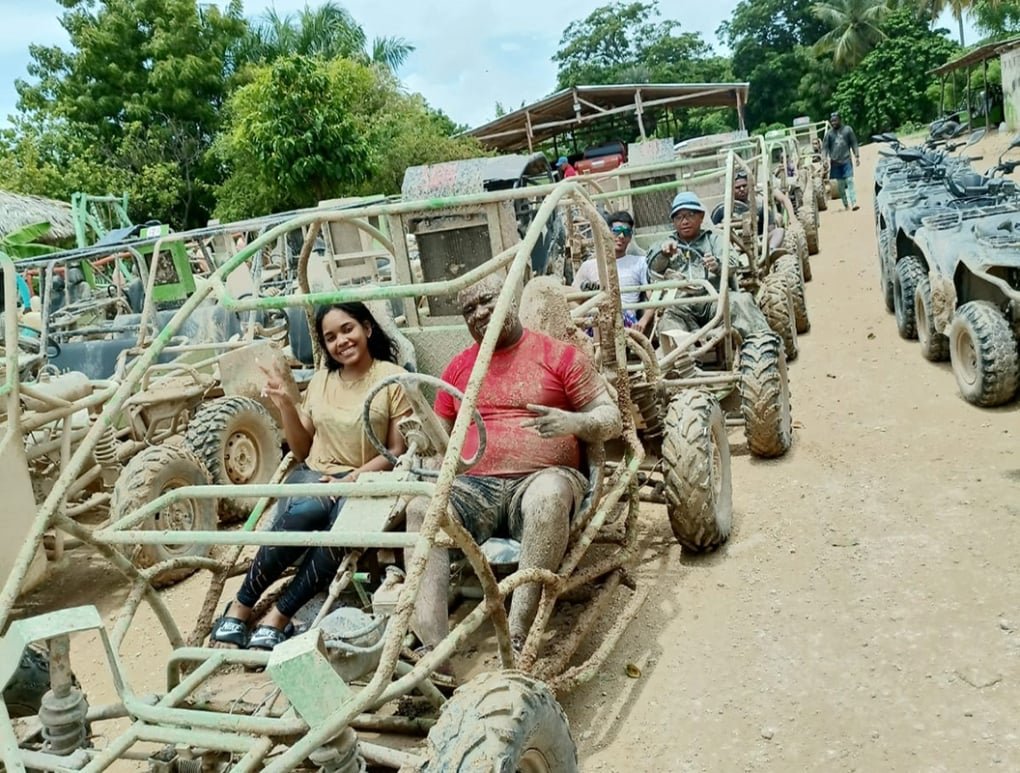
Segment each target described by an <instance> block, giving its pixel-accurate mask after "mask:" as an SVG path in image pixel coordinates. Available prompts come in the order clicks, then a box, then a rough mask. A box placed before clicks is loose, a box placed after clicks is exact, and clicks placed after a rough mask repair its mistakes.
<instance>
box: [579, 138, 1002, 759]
mask: <svg viewBox="0 0 1020 773" xmlns="http://www.w3.org/2000/svg"><path fill="white" fill-rule="evenodd" d="M1007 141H1008V138H999V137H994V138H989V139H987V140H985V141H984V143H983V146H979V150H983V152H984V153H985V160H983V161H980V162H977V163H976V166H979V167H981V168H986V167H989V166H991V165H993V164H994V163H995V160H994V156H996V155H997V153H998V150H999V149H1000V148H1001V147H1004V145H1005V142H1007ZM876 151H877V149H876V148H875V147H874V146H871V147H868V148H865V149H864V153H863V154H862V156H863V160H862V165H861V168H860V169H859V170H858V175H857V182H858V187H859V189H860V204H861V209H860V211H858V212H844V211H842V207H841V205H840V204H839V202H838V201H836V202H832V203H830V209H829V211H827V212H823V213H821V217H822V228H821V247H822V251H821V253H820V254H819V255H817V256H814V257H813V258H812V267H813V270H814V281H813V282H812V283H810V284H809V285H808V304H809V310H810V313H811V321H812V328H811V332H810V333H809V334H808V335H805V336H804V337H803V338H801V340H800V343H801V354H800V359H799V360H798V361H797V362H796V363H794V364H793V366H792V368H791V374H790V380H791V390H792V393H793V405H794V418H795V420H796V421H797V422H798V423H799V426H800V429H799V430H798V431H797V433H796V439H795V445H794V448H793V450H792V452H791V453H790V454H789V455H788V456H787V457H785V458H783V459H781V460H777V461H774V462H761V461H757V460H755V459H752V458H750V457H748V456H746V455H745V456H739V457H735V458H734V461H733V480H734V483H733V489H734V507H735V529H734V533H733V536H732V537H731V539H730V541H729V543H728V545H727V546H726V547H724V548H723V549H722V550H720V551H719V552H718V553H716V554H715V555H712V556H708V557H705V558H697V557H687V556H683V555H681V553H680V550H679V548H677V547H676V546H675V545H674V544H673V543H672V539H671V534H670V530H669V526H668V524H667V523H666V520H665V515H664V514H662V516H661V518H660V519H659V520H658V522H657V523H656V522H653V523H652V524H651V525H650V526H649V533H648V539H649V547H648V551H647V552H646V555H645V561H644V563H643V566H642V569H641V573H642V574H643V575H644V576H645V577H646V578H648V579H650V580H651V581H652V582H653V583H654V588H655V589H654V590H653V593H652V596H651V597H650V599H649V602H648V603H647V604H646V605H645V607H644V609H643V610H642V612H641V613H640V615H639V617H638V618H637V620H636V621H635V622H634V623H633V625H632V626H631V629H630V630H629V631H628V633H627V634H626V635H625V636H624V638H623V639H622V641H621V643H620V646H618V647H617V649H616V651H615V652H614V654H613V656H612V657H611V659H610V660H609V662H608V664H607V666H606V668H605V671H604V676H603V677H602V679H601V680H600V681H599V682H597V683H595V684H591V685H588V686H586V687H585V688H583V689H582V690H580V691H578V692H576V693H574V694H573V695H571V696H569V697H568V699H567V700H566V701H565V705H566V709H567V713H568V715H569V716H570V717H571V719H572V723H573V728H574V733H575V735H576V737H577V738H578V741H579V743H580V747H581V752H582V760H583V767H584V770H586V771H645V770H648V771H651V770H655V771H792V770H818V771H877V770H883V771H891V770H896V771H962V770H988V769H999V770H1018V769H1020V725H1018V723H1017V710H1018V707H1020V571H1018V569H1017V555H1018V553H1020V528H1018V526H1020V524H1018V517H1017V516H1018V514H1020V508H1018V505H1017V501H1018V500H1017V485H1018V482H1020V461H1018V460H1017V458H1016V456H1015V449H1016V443H1017V438H1018V436H1020V421H1018V410H1020V409H1018V406H1017V405H1016V404H1014V405H1011V406H1007V407H1005V408H1002V409H997V410H984V409H979V408H975V407H973V406H971V405H968V404H967V403H965V402H964V401H963V400H962V398H960V397H959V395H958V393H957V389H956V383H955V381H954V379H953V375H952V372H951V370H950V368H949V365H948V364H944V365H934V364H931V363H929V362H926V361H925V360H923V359H922V358H921V355H920V352H919V351H918V345H917V343H916V342H914V341H904V340H902V339H900V338H899V337H898V336H897V333H896V327H895V323H894V320H893V318H892V315H889V314H887V313H886V312H885V309H884V306H883V303H882V298H881V295H880V293H879V289H878V262H877V256H876V249H875V235H874V229H873V225H872V195H871V191H870V190H869V189H870V188H871V181H872V169H873V167H874V162H875V160H876V159H877V152H876ZM735 440H739V438H735ZM628 663H634V664H636V665H638V666H639V667H640V669H641V671H642V676H641V677H640V678H638V679H628V678H627V677H626V676H625V675H624V672H625V667H626V665H627V664H628Z"/></svg>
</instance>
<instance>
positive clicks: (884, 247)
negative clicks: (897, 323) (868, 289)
mask: <svg viewBox="0 0 1020 773" xmlns="http://www.w3.org/2000/svg"><path fill="white" fill-rule="evenodd" d="M895 249H896V248H895V245H894V242H893V238H892V234H891V233H890V232H889V229H888V228H887V229H885V230H883V231H879V234H878V275H879V282H880V283H881V289H882V299H883V300H884V301H885V310H886V311H888V312H889V313H890V314H892V313H895V311H896V286H895V284H894V283H893V278H892V270H891V269H889V266H890V265H891V264H892V263H893V261H895V260H896V256H895V254H894V253H895Z"/></svg>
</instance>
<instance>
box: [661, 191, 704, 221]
mask: <svg viewBox="0 0 1020 773" xmlns="http://www.w3.org/2000/svg"><path fill="white" fill-rule="evenodd" d="M681 209H689V210H692V211H694V212H704V211H705V205H704V204H702V203H701V199H699V198H698V195H697V194H696V193H692V192H691V191H681V192H680V193H678V194H677V195H676V198H674V199H673V206H672V207H670V209H669V216H670V217H673V215H675V214H676V213H677V212H679V211H680V210H681Z"/></svg>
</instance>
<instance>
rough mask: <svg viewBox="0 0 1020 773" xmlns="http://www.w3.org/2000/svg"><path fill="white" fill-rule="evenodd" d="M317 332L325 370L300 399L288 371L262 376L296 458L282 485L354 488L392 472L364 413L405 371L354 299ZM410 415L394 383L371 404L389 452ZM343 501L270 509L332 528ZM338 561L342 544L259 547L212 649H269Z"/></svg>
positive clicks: (400, 441)
mask: <svg viewBox="0 0 1020 773" xmlns="http://www.w3.org/2000/svg"><path fill="white" fill-rule="evenodd" d="M315 330H316V334H317V336H318V339H319V347H320V348H321V349H322V352H323V354H324V360H325V367H324V368H321V369H319V370H318V371H317V372H316V373H315V375H314V376H313V377H312V380H311V383H309V385H308V389H307V390H306V391H305V396H304V399H303V400H302V399H300V398H299V397H298V393H297V386H296V385H295V384H294V380H293V378H291V377H290V374H289V373H280V372H277V371H275V370H267V369H263V370H264V372H265V373H266V376H267V381H266V387H265V394H266V395H267V396H268V397H269V398H270V399H271V400H272V401H273V403H274V404H275V405H276V407H277V408H278V409H279V410H280V414H281V416H282V417H283V432H284V435H286V437H287V444H288V445H289V446H290V450H291V453H293V455H294V458H296V459H298V460H299V461H300V462H301V464H300V465H299V466H298V467H297V468H296V469H294V470H293V471H292V472H291V473H290V474H289V475H288V476H287V480H286V482H287V483H315V482H327V481H332V480H343V481H347V482H353V481H354V480H355V479H356V478H357V477H358V475H359V474H360V473H362V472H369V471H374V470H389V469H392V467H393V465H391V464H390V462H389V461H387V459H386V457H385V456H383V455H381V454H378V453H377V452H376V450H375V448H374V447H373V446H372V445H371V444H370V442H369V440H368V437H367V435H366V433H365V426H364V420H363V418H362V415H363V410H364V403H365V398H366V397H367V395H368V393H369V391H370V390H371V389H372V387H373V386H374V385H375V384H377V383H378V382H379V381H381V380H383V379H384V378H388V377H389V376H392V375H394V374H396V373H403V372H404V369H403V368H401V367H400V366H399V365H397V364H396V359H397V349H396V346H395V344H394V343H393V341H392V339H390V337H389V336H388V335H386V332H385V331H384V330H383V329H382V328H381V327H380V326H379V325H378V324H376V321H375V319H374V318H373V316H372V313H371V312H370V311H369V310H368V307H366V306H365V305H364V304H363V303H358V302H353V303H340V304H336V305H333V306H323V307H322V308H320V309H319V310H318V312H317V313H316V315H315ZM410 412H411V407H410V404H409V403H408V402H407V398H406V397H405V395H404V392H403V390H402V389H401V388H400V386H399V385H397V384H391V385H390V386H389V387H387V388H386V390H385V391H383V392H380V393H379V394H378V395H376V397H375V398H374V400H373V402H372V410H371V415H372V418H371V422H372V429H373V430H374V432H375V433H376V436H377V437H381V438H385V443H386V445H387V446H388V447H389V450H390V452H391V453H392V454H393V455H394V456H400V454H402V453H404V451H405V450H406V449H405V443H404V438H403V436H402V435H401V434H400V431H399V430H398V429H397V422H398V421H399V420H400V419H401V418H402V417H404V416H406V415H408V414H409V413H410ZM343 504H344V500H343V499H335V498H332V497H329V496H322V497H300V498H298V497H295V498H282V499H280V501H279V502H277V505H276V511H277V513H278V515H277V518H276V521H275V522H274V523H273V526H272V529H273V531H328V530H329V529H330V528H331V527H332V526H333V523H334V522H335V521H336V519H337V517H338V516H339V514H340V511H341V508H342V507H343ZM299 559H300V563H299V564H298V567H297V571H296V572H295V574H294V577H293V579H292V580H291V581H290V583H289V584H288V585H287V587H285V588H284V589H283V592H282V593H281V594H280V596H279V598H278V599H277V600H276V603H275V604H274V605H273V607H272V608H271V609H270V610H269V612H267V613H266V616H265V617H264V618H263V620H262V623H261V624H260V625H258V626H256V628H255V630H254V631H252V632H251V633H250V634H249V631H248V627H249V623H250V618H251V615H252V609H253V607H254V606H255V604H256V603H257V602H258V600H259V599H260V598H261V597H262V595H263V594H264V593H265V592H266V590H268V589H269V587H270V586H271V585H272V584H273V583H275V582H276V581H277V580H279V579H280V578H281V577H282V576H283V573H284V571H286V569H287V568H288V567H290V566H291V565H292V564H294V563H295V562H297V561H298V560H299ZM342 560H343V550H342V549H341V548H334V547H312V548H307V549H306V548H303V547H300V546H293V547H284V546H278V545H276V546H268V545H267V546H264V547H261V548H259V551H258V553H257V554H256V555H255V559H254V560H253V561H252V565H251V568H250V569H249V570H248V573H247V575H245V578H244V582H243V583H242V585H241V588H240V590H239V591H238V593H237V596H236V598H235V599H234V601H233V602H231V603H230V604H229V605H228V606H227V608H226V609H225V610H224V612H223V616H222V617H220V618H219V619H218V620H217V621H216V623H215V624H214V625H213V628H212V632H211V633H210V634H209V640H210V643H212V644H213V645H214V646H216V645H219V646H228V647H237V648H245V647H247V648H250V649H261V650H271V649H273V648H274V647H275V646H276V645H277V644H279V643H280V642H282V641H285V640H286V639H287V638H288V636H289V635H290V633H291V632H292V631H293V628H292V627H290V625H289V624H290V620H291V618H292V617H293V616H294V615H295V614H296V613H297V611H298V610H299V609H301V607H303V606H304V605H305V604H307V603H308V602H309V601H310V600H311V599H312V598H313V597H314V596H315V594H316V593H318V592H319V591H321V590H323V589H324V588H325V587H326V586H328V585H329V583H330V582H332V580H333V577H334V575H335V574H336V571H337V569H338V568H339V566H340V562H341V561H342Z"/></svg>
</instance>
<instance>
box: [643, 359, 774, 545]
mask: <svg viewBox="0 0 1020 773" xmlns="http://www.w3.org/2000/svg"><path fill="white" fill-rule="evenodd" d="M777 340H778V339H777ZM664 426H665V429H664V432H663V437H662V460H663V462H665V466H664V472H663V478H664V480H665V494H666V512H667V513H668V514H669V525H670V526H671V527H672V529H673V535H674V536H675V537H676V540H677V542H679V543H680V545H681V546H682V547H683V548H684V549H685V550H689V551H691V552H693V553H702V552H705V551H708V550H714V549H715V548H717V547H719V546H720V545H721V544H722V543H724V542H725V541H726V540H727V538H729V536H730V529H731V528H732V527H733V480H732V476H731V471H730V444H729V439H728V438H727V435H726V422H725V421H724V420H723V414H722V410H721V409H720V408H719V403H718V401H716V399H715V398H714V397H713V396H712V395H710V394H708V393H707V392H701V391H698V390H696V389H688V390H685V391H683V392H680V393H678V394H676V395H674V396H673V398H672V399H671V400H670V401H669V407H668V408H667V410H666V418H665V422H664Z"/></svg>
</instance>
